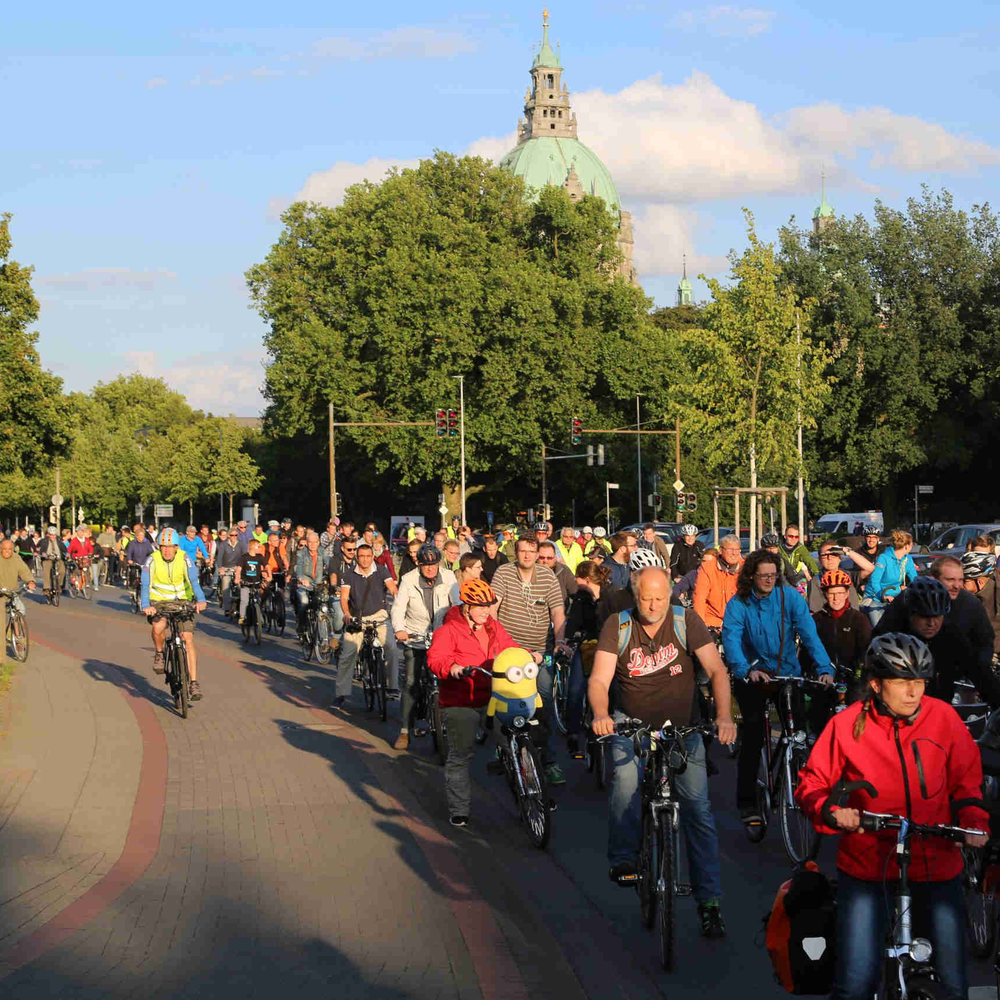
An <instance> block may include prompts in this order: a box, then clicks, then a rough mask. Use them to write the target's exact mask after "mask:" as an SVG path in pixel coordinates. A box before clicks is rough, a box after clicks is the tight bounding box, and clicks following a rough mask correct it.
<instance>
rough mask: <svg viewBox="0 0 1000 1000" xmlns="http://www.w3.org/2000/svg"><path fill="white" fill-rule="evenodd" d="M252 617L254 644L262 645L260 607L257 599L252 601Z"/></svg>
mask: <svg viewBox="0 0 1000 1000" xmlns="http://www.w3.org/2000/svg"><path fill="white" fill-rule="evenodd" d="M250 617H251V619H252V621H251V629H252V631H251V635H252V636H253V641H254V644H255V645H257V646H259V645H260V607H259V605H258V604H257V602H256V601H251V602H250Z"/></svg>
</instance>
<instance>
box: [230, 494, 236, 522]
mask: <svg viewBox="0 0 1000 1000" xmlns="http://www.w3.org/2000/svg"><path fill="white" fill-rule="evenodd" d="M234 496H236V494H235V493H230V494H229V523H230V524H232V523H233V497H234Z"/></svg>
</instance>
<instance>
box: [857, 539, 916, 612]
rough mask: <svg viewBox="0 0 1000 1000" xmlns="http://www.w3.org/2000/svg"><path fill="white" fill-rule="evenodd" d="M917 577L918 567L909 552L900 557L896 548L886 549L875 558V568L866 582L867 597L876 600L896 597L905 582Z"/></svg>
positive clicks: (911, 581) (910, 581)
mask: <svg viewBox="0 0 1000 1000" xmlns="http://www.w3.org/2000/svg"><path fill="white" fill-rule="evenodd" d="M916 578H917V567H916V566H914V565H913V560H912V559H911V558H910V556H909V554H907V555H905V556H903V558H902V559H900V558H899V557H898V556H897V555H896V550H895V549H886V550H885V552H883V553H882V555H880V556H879V557H878V559H876V560H875V569H874V571H873V572H872V575H871V576H870V577H868V580H867V582H866V584H865V597H871V598H872V599H873V600H876V601H884V600H885V599H886V597H896V596H897V595H898V594H899V592H900V590H902V588H903V584H904V583H913V581H914V580H916Z"/></svg>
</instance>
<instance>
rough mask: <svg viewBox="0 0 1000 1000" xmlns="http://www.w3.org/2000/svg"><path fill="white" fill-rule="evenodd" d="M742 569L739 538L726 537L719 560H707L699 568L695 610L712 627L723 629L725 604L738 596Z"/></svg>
mask: <svg viewBox="0 0 1000 1000" xmlns="http://www.w3.org/2000/svg"><path fill="white" fill-rule="evenodd" d="M742 566H743V560H742V559H741V558H740V542H739V539H738V538H737V537H736V536H735V535H725V536H723V538H722V539H721V540H720V541H719V555H718V558H716V559H714V560H707V559H706V560H705V561H704V562H702V564H701V566H700V567H699V569H698V576H697V577H696V579H695V584H694V610H695V611H696V612H697V613H698V617H699V618H701V620H702V621H703V622H704V623H705V624H706V625H707V626H708V627H709V628H716V629H719V628H722V619H723V616H724V615H725V613H726V605H727V604H728V603H729V601H730V599H731V598H732V596H733V594H735V593H736V581H737V580H738V579H739V572H740V568H741V567H742Z"/></svg>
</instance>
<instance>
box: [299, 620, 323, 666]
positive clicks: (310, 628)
mask: <svg viewBox="0 0 1000 1000" xmlns="http://www.w3.org/2000/svg"><path fill="white" fill-rule="evenodd" d="M318 645H319V639H318V638H317V636H316V622H314V621H310V622H308V623H307V625H306V639H305V642H304V643H303V644H302V655H303V656H304V657H305V658H306V663H308V662H309V661H310V660H311V659H312V656H313V651H314V650H315V649H316V647H317V646H318Z"/></svg>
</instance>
